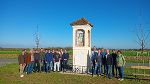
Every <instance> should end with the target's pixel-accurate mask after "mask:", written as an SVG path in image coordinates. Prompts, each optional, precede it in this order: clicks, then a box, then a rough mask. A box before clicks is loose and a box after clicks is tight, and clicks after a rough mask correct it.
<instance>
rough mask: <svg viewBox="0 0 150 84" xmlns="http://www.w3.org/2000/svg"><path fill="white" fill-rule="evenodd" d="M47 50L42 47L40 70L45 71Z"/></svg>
mask: <svg viewBox="0 0 150 84" xmlns="http://www.w3.org/2000/svg"><path fill="white" fill-rule="evenodd" d="M44 58H45V51H44V49H43V48H41V49H40V71H45V60H44Z"/></svg>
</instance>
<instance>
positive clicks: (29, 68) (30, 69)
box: [27, 62, 32, 74]
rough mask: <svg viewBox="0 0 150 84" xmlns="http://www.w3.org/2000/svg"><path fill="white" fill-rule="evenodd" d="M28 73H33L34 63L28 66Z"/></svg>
mask: <svg viewBox="0 0 150 84" xmlns="http://www.w3.org/2000/svg"><path fill="white" fill-rule="evenodd" d="M27 73H28V74H29V73H32V62H30V63H29V64H28V65H27Z"/></svg>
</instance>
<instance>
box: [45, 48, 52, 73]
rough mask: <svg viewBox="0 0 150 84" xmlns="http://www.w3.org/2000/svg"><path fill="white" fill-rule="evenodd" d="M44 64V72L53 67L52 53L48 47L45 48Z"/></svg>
mask: <svg viewBox="0 0 150 84" xmlns="http://www.w3.org/2000/svg"><path fill="white" fill-rule="evenodd" d="M45 64H46V67H45V68H46V73H47V72H50V71H52V68H53V53H52V52H51V51H50V49H49V50H48V51H47V50H45Z"/></svg>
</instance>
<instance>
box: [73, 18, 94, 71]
mask: <svg viewBox="0 0 150 84" xmlns="http://www.w3.org/2000/svg"><path fill="white" fill-rule="evenodd" d="M71 26H72V28H73V70H74V71H76V72H79V73H85V72H87V71H88V68H87V67H88V66H90V56H91V28H92V27H93V25H92V24H90V23H89V22H88V21H87V20H86V19H85V18H81V19H79V20H77V21H75V22H73V23H71Z"/></svg>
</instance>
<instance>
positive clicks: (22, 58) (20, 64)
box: [18, 50, 25, 77]
mask: <svg viewBox="0 0 150 84" xmlns="http://www.w3.org/2000/svg"><path fill="white" fill-rule="evenodd" d="M24 55H25V52H24V50H23V51H22V54H21V55H19V56H18V62H19V68H20V69H19V71H20V77H23V76H24V75H23V71H24V67H25V60H24Z"/></svg>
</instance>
